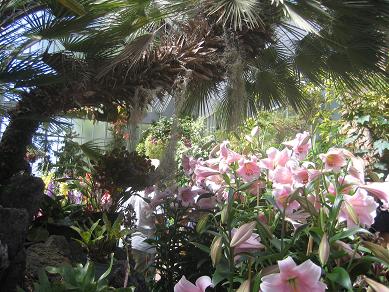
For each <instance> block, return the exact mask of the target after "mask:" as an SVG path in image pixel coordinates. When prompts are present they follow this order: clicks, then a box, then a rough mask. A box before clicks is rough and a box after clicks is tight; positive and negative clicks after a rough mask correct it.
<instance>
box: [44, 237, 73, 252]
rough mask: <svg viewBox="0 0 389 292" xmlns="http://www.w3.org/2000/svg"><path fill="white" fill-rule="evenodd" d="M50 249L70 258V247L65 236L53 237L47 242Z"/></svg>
mask: <svg viewBox="0 0 389 292" xmlns="http://www.w3.org/2000/svg"><path fill="white" fill-rule="evenodd" d="M45 244H46V246H47V247H48V248H52V249H54V250H57V251H58V252H59V253H61V254H62V255H63V256H65V257H70V246H69V243H68V241H67V240H66V238H65V237H64V236H61V235H51V236H50V237H49V238H48V239H47V240H46V242H45Z"/></svg>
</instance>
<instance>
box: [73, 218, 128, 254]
mask: <svg viewBox="0 0 389 292" xmlns="http://www.w3.org/2000/svg"><path fill="white" fill-rule="evenodd" d="M123 219H124V215H123V214H122V213H120V214H119V216H118V217H117V218H116V220H115V221H114V222H113V224H112V223H111V221H110V220H109V219H108V217H107V215H106V214H105V213H104V214H103V222H104V224H102V225H100V219H98V220H97V221H96V222H93V221H92V220H91V219H89V223H90V224H91V226H90V227H88V226H84V227H80V226H78V227H77V226H72V227H71V228H72V229H73V230H74V231H76V232H77V233H78V234H79V236H80V238H81V239H77V238H74V240H75V241H77V242H78V243H79V244H80V245H81V246H82V247H84V248H85V249H86V250H87V253H88V256H89V257H90V259H92V260H94V261H97V262H105V261H106V260H107V255H109V254H110V253H111V252H114V250H115V248H116V246H117V244H118V241H119V239H125V237H126V236H127V235H129V234H130V232H131V231H130V230H128V229H121V225H122V223H123Z"/></svg>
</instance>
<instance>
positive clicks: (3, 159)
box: [0, 111, 39, 184]
mask: <svg viewBox="0 0 389 292" xmlns="http://www.w3.org/2000/svg"><path fill="white" fill-rule="evenodd" d="M38 126H39V121H38V120H36V119H33V118H31V112H30V111H19V112H18V113H17V114H14V115H11V120H10V122H9V125H8V127H7V128H6V130H5V132H4V133H3V137H2V139H1V142H0V184H3V183H4V182H5V181H6V180H7V179H9V178H10V177H11V176H12V175H14V174H17V173H19V172H27V173H31V168H30V166H29V163H28V162H27V161H26V160H25V159H24V158H25V155H26V152H27V146H28V145H30V144H31V143H32V137H33V135H34V133H35V132H36V130H37V129H38Z"/></svg>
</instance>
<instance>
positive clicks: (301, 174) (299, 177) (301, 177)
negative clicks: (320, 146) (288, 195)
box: [292, 167, 309, 187]
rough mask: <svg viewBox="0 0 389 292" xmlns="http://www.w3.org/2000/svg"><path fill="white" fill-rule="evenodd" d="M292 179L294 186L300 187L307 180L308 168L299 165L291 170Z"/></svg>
mask: <svg viewBox="0 0 389 292" xmlns="http://www.w3.org/2000/svg"><path fill="white" fill-rule="evenodd" d="M292 173H293V180H294V183H295V186H296V187H302V186H304V185H306V184H307V183H308V182H309V171H308V169H306V168H304V167H301V168H297V169H294V170H292Z"/></svg>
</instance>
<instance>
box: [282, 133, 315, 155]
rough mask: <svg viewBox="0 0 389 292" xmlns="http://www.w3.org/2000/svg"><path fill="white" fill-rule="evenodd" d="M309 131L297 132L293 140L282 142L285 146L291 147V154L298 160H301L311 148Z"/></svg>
mask: <svg viewBox="0 0 389 292" xmlns="http://www.w3.org/2000/svg"><path fill="white" fill-rule="evenodd" d="M309 136H310V135H309V133H308V132H304V133H298V134H297V135H296V138H294V139H293V140H290V141H287V142H284V143H282V144H284V145H285V146H287V147H290V148H292V150H293V156H294V157H296V158H297V159H299V160H303V159H304V158H305V157H306V156H307V154H308V151H309V150H310V149H311V147H312V146H311V139H310V138H309Z"/></svg>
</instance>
